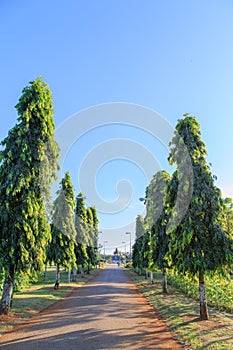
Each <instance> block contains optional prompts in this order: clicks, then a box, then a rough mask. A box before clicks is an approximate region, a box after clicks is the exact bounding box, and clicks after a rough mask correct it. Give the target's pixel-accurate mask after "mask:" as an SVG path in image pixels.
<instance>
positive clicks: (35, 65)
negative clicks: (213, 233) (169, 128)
mask: <svg viewBox="0 0 233 350" xmlns="http://www.w3.org/2000/svg"><path fill="white" fill-rule="evenodd" d="M232 16H233V3H232V1H231V0H221V1H217V0H209V1H208V0H204V1H200V0H196V1H185V0H176V1H172V0H170V1H169V0H167V1H164V0H146V1H142V0H141V1H138V0H99V1H94V0H92V1H79V0H78V1H77V0H76V1H75V0H68V1H66V2H64V1H60V0H57V1H54V0H50V1H45V0H41V1H40V2H32V1H29V0H27V1H26V0H21V1H16V0H12V1H6V0H1V2H0V33H1V34H0V38H1V39H0V44H1V65H0V74H1V75H0V76H1V84H0V96H1V99H0V101H1V103H0V118H1V129H0V139H3V137H5V136H6V134H7V132H8V130H9V129H10V128H11V127H12V126H13V125H14V124H15V122H16V112H15V109H14V106H15V104H16V103H17V101H18V98H19V97H20V95H21V91H22V89H23V87H24V86H26V85H27V84H28V82H29V81H31V80H33V79H35V78H36V77H38V76H42V77H43V79H44V80H45V81H46V82H47V83H48V84H49V86H50V88H51V90H52V93H53V99H54V106H55V115H54V118H55V123H56V127H57V128H59V126H60V125H61V124H62V123H64V122H66V121H67V120H68V118H70V116H72V115H75V114H77V113H78V112H80V111H82V110H85V109H88V108H90V107H91V106H94V105H101V104H104V103H111V102H125V103H131V104H136V105H142V106H145V107H146V108H149V109H152V110H154V111H157V112H158V113H159V114H160V115H161V116H162V117H163V118H164V119H166V120H167V121H168V123H170V124H171V125H173V127H174V126H175V124H176V122H177V119H179V118H180V117H181V116H182V114H183V113H186V112H189V113H190V114H192V115H196V116H197V119H198V121H199V123H200V125H201V131H202V138H203V140H204V141H205V143H206V145H207V150H208V161H209V162H211V163H212V164H213V167H212V170H213V173H214V174H216V175H217V177H218V180H217V185H218V186H219V187H220V188H221V190H222V192H223V195H224V196H231V197H233V186H232V174H233V162H232V151H233V141H232V130H233V118H232V111H233V98H232V95H233V69H232V62H233V45H232V37H233V25H232ZM93 118H95V116H94V115H93ZM83 122H84V124H85V120H84V121H83V120H82V123H83ZM116 122H117V120H116ZM60 128H61V126H60ZM60 130H62V129H60ZM118 139H123V140H130V141H132V142H135V143H137V144H138V145H142V146H144V147H145V148H146V149H147V150H148V151H149V152H151V153H153V154H154V156H155V158H156V160H157V162H158V164H159V167H160V168H162V169H163V168H166V169H167V170H169V169H170V168H169V166H168V164H167V160H166V157H167V150H166V149H165V147H164V145H162V144H161V143H159V142H158V140H156V139H155V138H154V137H152V136H151V135H149V134H148V133H147V132H145V130H142V129H138V128H136V127H135V126H132V125H131V126H130V125H124V124H122V123H118V124H115V125H114V124H109V125H102V126H101V125H99V127H96V128H94V129H93V130H90V131H89V132H87V133H84V134H82V136H81V137H80V138H79V139H77V140H76V142H75V143H73V144H72V147H71V148H70V149H69V152H68V154H67V156H66V159H65V162H64V166H63V169H64V171H65V170H69V171H70V172H71V175H72V180H73V183H74V186H75V189H76V193H78V192H79V190H80V188H79V183H78V175H79V173H80V167H81V164H82V162H84V161H85V160H86V159H88V156H89V155H90V153H91V152H92V151H96V150H97V148H98V147H99V145H100V144H104V145H105V143H106V145H105V146H106V149H107V148H108V146H109V145H108V142H109V141H111V140H118ZM110 158H111V157H110ZM145 167H146V165H145ZM143 170H144V169H143V167H141V168H140V167H139V166H138V165H137V164H135V162H133V161H130V159H124V155H122V154H121V155H119V157H116V159H113V158H112V159H109V160H108V161H106V162H105V163H103V164H99V169H98V171H96V170H93V172H94V175H96V177H95V178H94V180H95V181H96V183H95V189H96V192H97V193H98V194H99V196H100V197H102V200H103V201H105V202H110V201H114V200H116V198H117V192H116V185H117V183H118V182H119V181H120V180H121V179H125V180H127V181H128V182H129V183H130V184H131V189H132V194H131V197H130V198H129V201H128V202H129V203H128V205H127V206H126V207H125V208H121V210H119V212H114V213H111V211H109V212H105V213H104V212H102V213H101V212H100V213H99V215H100V219H101V222H100V229H101V231H102V233H101V234H100V243H101V242H103V241H104V240H107V241H108V243H106V248H107V249H109V252H110V251H112V249H113V248H115V247H116V246H118V247H120V246H121V245H123V244H122V242H123V241H127V243H128V242H129V236H126V235H125V232H126V231H132V235H133V230H134V229H133V226H132V223H133V222H134V220H135V217H136V215H137V214H139V213H142V212H143V205H142V204H141V203H140V202H139V201H138V197H140V196H143V195H144V191H145V186H146V185H147V184H148V179H147V178H146V176H145V173H144V172H143ZM156 170H157V169H156V167H155V172H156ZM84 177H85V174H84ZM127 188H128V187H127ZM81 190H82V188H81ZM123 192H124V189H123ZM126 192H127V191H126ZM123 194H124V193H123ZM89 197H90V196H89ZM87 202H88V196H87ZM122 202H124V201H122ZM87 204H88V205H96V206H97V209H98V200H96V202H95V203H93V202H88V203H87ZM127 225H128V226H127ZM132 238H133V236H132Z"/></svg>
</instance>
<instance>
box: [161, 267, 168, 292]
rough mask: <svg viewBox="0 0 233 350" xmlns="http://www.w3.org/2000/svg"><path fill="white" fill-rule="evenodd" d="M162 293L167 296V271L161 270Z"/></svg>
mask: <svg viewBox="0 0 233 350" xmlns="http://www.w3.org/2000/svg"><path fill="white" fill-rule="evenodd" d="M162 290H163V293H165V294H167V271H166V269H163V282H162Z"/></svg>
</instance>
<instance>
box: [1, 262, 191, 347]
mask: <svg viewBox="0 0 233 350" xmlns="http://www.w3.org/2000/svg"><path fill="white" fill-rule="evenodd" d="M0 348H3V349H4V350H41V349H43V350H54V349H55V350H77V349H78V350H110V349H127V350H133V349H135V350H149V349H154V350H157V349H158V350H159V349H163V350H165V349H166V350H168V349H172V350H181V349H184V347H183V346H182V345H181V344H179V343H178V342H177V341H176V340H174V339H173V334H172V333H171V332H169V331H168V330H167V328H166V325H165V323H164V321H163V320H161V319H160V318H159V317H158V315H156V313H155V312H154V310H153V309H152V307H151V306H150V305H149V304H148V302H147V301H146V299H145V298H144V297H143V296H142V295H141V294H140V293H139V292H138V291H137V288H136V287H135V285H134V284H133V283H132V282H131V281H130V279H129V277H128V276H127V274H126V273H125V272H124V270H123V269H122V268H120V267H118V266H115V265H109V266H108V267H107V268H105V269H103V270H102V271H101V272H100V273H99V274H98V275H97V276H96V277H94V278H93V279H92V280H91V281H89V282H88V283H87V284H85V285H83V286H82V287H78V288H77V289H75V291H74V292H73V293H72V294H71V295H70V296H69V297H67V298H65V299H64V300H62V301H60V302H57V303H55V304H54V305H53V306H51V307H49V308H47V309H46V310H44V311H42V312H41V313H39V314H38V315H36V316H34V317H32V318H31V319H29V320H28V321H27V322H26V323H25V324H24V325H21V326H18V327H16V328H15V329H14V330H13V331H12V332H9V333H8V334H6V335H3V336H2V337H1V338H0Z"/></svg>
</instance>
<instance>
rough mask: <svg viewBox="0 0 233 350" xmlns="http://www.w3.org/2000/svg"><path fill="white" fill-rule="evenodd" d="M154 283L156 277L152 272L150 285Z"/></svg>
mask: <svg viewBox="0 0 233 350" xmlns="http://www.w3.org/2000/svg"><path fill="white" fill-rule="evenodd" d="M153 283H154V276H153V272H152V271H150V284H153Z"/></svg>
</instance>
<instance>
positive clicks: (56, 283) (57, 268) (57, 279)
mask: <svg viewBox="0 0 233 350" xmlns="http://www.w3.org/2000/svg"><path fill="white" fill-rule="evenodd" d="M59 284H60V266H59V264H57V266H56V282H55V285H54V289H58V288H59Z"/></svg>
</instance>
